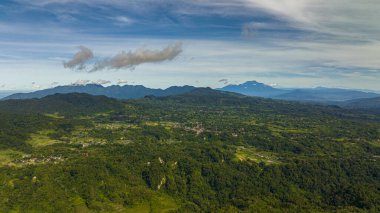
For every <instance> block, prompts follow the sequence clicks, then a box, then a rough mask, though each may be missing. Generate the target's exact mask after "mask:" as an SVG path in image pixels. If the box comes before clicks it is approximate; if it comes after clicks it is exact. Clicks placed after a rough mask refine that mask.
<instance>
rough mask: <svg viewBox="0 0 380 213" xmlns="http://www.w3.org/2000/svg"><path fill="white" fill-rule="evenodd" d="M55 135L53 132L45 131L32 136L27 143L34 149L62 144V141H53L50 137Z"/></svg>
mask: <svg viewBox="0 0 380 213" xmlns="http://www.w3.org/2000/svg"><path fill="white" fill-rule="evenodd" d="M49 133H53V131H52V130H43V131H39V132H38V133H34V134H31V139H30V140H28V141H27V143H29V144H30V145H32V146H34V147H41V146H49V145H52V144H56V143H61V141H58V140H53V139H51V138H50V137H49V136H48V135H49Z"/></svg>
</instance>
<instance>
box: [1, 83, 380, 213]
mask: <svg viewBox="0 0 380 213" xmlns="http://www.w3.org/2000/svg"><path fill="white" fill-rule="evenodd" d="M0 120H1V122H0V211H1V212H379V211H380V163H379V161H380V122H379V117H378V115H372V114H368V113H366V114H363V113H362V112H356V111H353V110H346V109H341V108H338V107H328V106H317V105H311V104H301V103H295V102H286V101H275V100H270V99H263V98H252V97H246V96H242V95H238V94H235V93H228V92H217V91H214V90H211V89H196V90H194V91H192V92H190V93H187V94H183V95H176V96H170V97H160V98H156V97H146V98H144V99H139V100H129V101H124V102H122V101H116V100H114V99H109V98H106V97H98V96H89V95H83V94H66V95H53V96H49V97H46V98H43V99H33V100H19V101H3V102H0Z"/></svg>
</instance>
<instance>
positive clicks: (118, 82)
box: [117, 79, 128, 85]
mask: <svg viewBox="0 0 380 213" xmlns="http://www.w3.org/2000/svg"><path fill="white" fill-rule="evenodd" d="M127 83H128V81H127V80H123V79H118V80H117V84H119V85H120V84H127Z"/></svg>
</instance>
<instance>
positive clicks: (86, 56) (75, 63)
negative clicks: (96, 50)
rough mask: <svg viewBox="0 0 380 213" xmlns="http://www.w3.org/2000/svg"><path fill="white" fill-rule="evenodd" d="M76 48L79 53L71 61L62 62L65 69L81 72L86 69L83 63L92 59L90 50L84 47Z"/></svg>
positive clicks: (92, 55)
mask: <svg viewBox="0 0 380 213" xmlns="http://www.w3.org/2000/svg"><path fill="white" fill-rule="evenodd" d="M78 48H79V52H77V53H76V54H75V55H74V56H73V58H72V59H71V60H69V61H64V62H63V66H64V67H65V68H70V69H77V70H83V69H85V68H86V66H85V63H86V62H87V61H88V60H90V59H92V58H93V57H94V54H93V53H92V50H91V49H89V48H87V47H84V46H79V47H78Z"/></svg>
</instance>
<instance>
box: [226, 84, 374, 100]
mask: <svg viewBox="0 0 380 213" xmlns="http://www.w3.org/2000/svg"><path fill="white" fill-rule="evenodd" d="M219 90H222V91H228V92H236V93H241V94H244V95H248V96H258V97H264V98H273V99H280V100H291V101H307V102H331V101H336V102H342V101H348V100H354V99H364V98H375V97H379V96H380V94H377V93H374V92H363V91H358V90H349V89H337V88H326V87H317V88H303V89H291V88H286V89H279V88H274V87H271V86H269V85H266V84H263V83H259V82H257V81H247V82H245V83H243V84H239V85H228V86H225V87H223V88H220V89H219Z"/></svg>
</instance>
